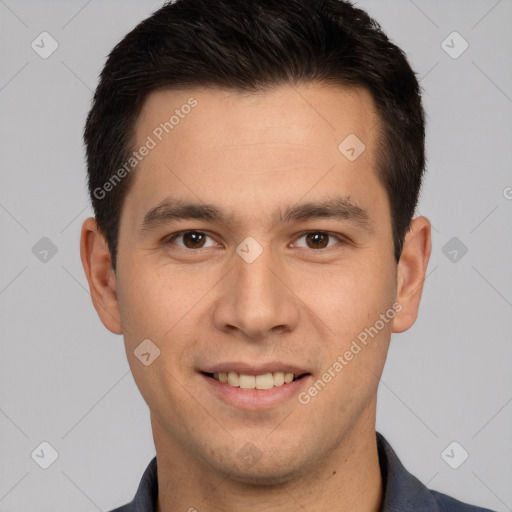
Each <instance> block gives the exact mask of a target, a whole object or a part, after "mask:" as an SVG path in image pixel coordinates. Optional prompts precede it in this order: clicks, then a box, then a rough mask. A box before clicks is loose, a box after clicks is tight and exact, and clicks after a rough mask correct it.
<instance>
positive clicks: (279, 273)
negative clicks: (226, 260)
mask: <svg viewBox="0 0 512 512" xmlns="http://www.w3.org/2000/svg"><path fill="white" fill-rule="evenodd" d="M249 261H250V259H244V258H243V257H241V256H239V254H238V253H237V254H234V255H233V263H234V268H233V269H232V270H231V271H230V272H228V274H227V275H226V278H225V279H223V280H222V282H221V283H220V284H221V287H220V294H219V296H218V298H217V300H216V301H215V302H214V305H213V311H212V320H213V324H214V325H215V327H216V328H217V329H219V330H221V331H223V332H226V333H228V334H231V335H233V334H236V335H238V336H240V337H243V338H245V339H248V340H252V341H259V340H263V339H266V338H269V337H272V336H275V335H276V334H283V333H287V332H292V331H293V330H294V329H295V328H296V327H297V324H298V322H299V317H300V300H299V298H298V297H297V296H296V295H295V294H294V292H293V290H292V289H290V285H289V284H287V283H286V269H285V265H284V263H283V262H282V261H280V260H279V255H277V254H275V253H273V252H272V250H271V249H270V248H269V247H265V248H263V251H262V253H261V254H260V255H259V256H258V257H257V258H256V259H255V260H254V261H252V262H249Z"/></svg>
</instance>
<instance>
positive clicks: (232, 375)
mask: <svg viewBox="0 0 512 512" xmlns="http://www.w3.org/2000/svg"><path fill="white" fill-rule="evenodd" d="M239 381H240V377H239V375H238V373H236V372H229V373H228V384H229V385H230V386H233V387H235V388H237V387H238V386H239Z"/></svg>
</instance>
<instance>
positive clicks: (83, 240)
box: [80, 217, 123, 334]
mask: <svg viewBox="0 0 512 512" xmlns="http://www.w3.org/2000/svg"><path fill="white" fill-rule="evenodd" d="M80 258H81V260H82V265H83V267H84V271H85V275H86V277H87V281H88V283H89V290H90V293H91V299H92V303H93V305H94V308H95V309H96V312H97V313H98V315H99V317H100V320H101V321H102V323H103V325H104V326H105V327H106V328H107V329H108V330H109V331H111V332H113V333H114V334H122V333H123V330H122V326H121V318H120V314H119V304H118V301H117V293H116V277H115V275H114V271H113V269H112V260H111V257H110V251H109V249H108V245H107V242H106V240H105V237H104V236H103V234H102V233H101V232H100V230H99V228H98V224H97V222H96V219H95V218H94V217H90V218H88V219H86V220H85V221H84V223H83V225H82V233H81V236H80Z"/></svg>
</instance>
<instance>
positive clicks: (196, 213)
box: [139, 196, 373, 232]
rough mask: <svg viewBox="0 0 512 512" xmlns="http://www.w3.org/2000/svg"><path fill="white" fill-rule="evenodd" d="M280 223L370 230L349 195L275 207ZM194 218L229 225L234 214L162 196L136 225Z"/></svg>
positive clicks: (148, 227) (154, 225)
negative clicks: (319, 222)
mask: <svg viewBox="0 0 512 512" xmlns="http://www.w3.org/2000/svg"><path fill="white" fill-rule="evenodd" d="M276 217H277V218H278V219H279V222H280V223H293V222H297V221H305V220H313V219H320V218H329V219H336V220H344V221H348V222H350V223H351V224H354V225H355V226H357V227H359V228H362V229H363V230H365V231H368V232H371V231H373V226H372V222H371V221H370V217H369V215H368V213H367V211H366V210H364V209H362V208H360V207H359V206H357V205H355V204H353V203H352V202H351V200H350V198H349V197H342V196H338V197H333V198H329V199H326V200H324V201H319V202H306V203H301V204H296V205H288V206H286V207H285V208H284V210H282V209H278V210H277V215H276ZM186 219H197V220H205V221H209V222H217V223H220V224H225V225H227V226H232V225H233V224H234V223H235V222H234V216H233V215H232V214H227V213H225V212H223V211H222V210H221V209H220V208H218V207H217V206H215V205H213V204H208V203H195V202H190V201H184V200H181V199H173V198H166V199H164V200H163V201H162V202H160V203H159V204H158V205H157V206H155V207H154V208H152V209H151V210H149V211H148V212H147V213H146V214H145V215H144V219H143V220H142V222H141V224H140V228H139V229H140V231H142V232H144V231H150V230H152V229H155V228H157V227H160V226H162V225H165V224H167V223H169V222H171V221H173V220H186Z"/></svg>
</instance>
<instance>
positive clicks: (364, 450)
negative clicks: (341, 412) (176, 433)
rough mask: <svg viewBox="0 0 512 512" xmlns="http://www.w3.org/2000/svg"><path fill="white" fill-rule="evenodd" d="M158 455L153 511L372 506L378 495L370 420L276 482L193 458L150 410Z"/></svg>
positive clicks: (278, 511)
mask: <svg viewBox="0 0 512 512" xmlns="http://www.w3.org/2000/svg"><path fill="white" fill-rule="evenodd" d="M152 426H153V436H154V439H155V447H156V452H157V457H158V466H157V467H158V470H157V473H158V485H159V492H158V505H157V512H181V511H189V512H194V510H198V511H201V512H232V511H236V510H258V511H259V512H270V511H272V512H289V511H292V510H293V511H295V510H299V509H303V510H307V511H308V512H321V511H322V512H323V511H325V510H336V511H337V512H348V511H355V510H357V511H358V512H359V511H361V512H377V511H378V510H379V509H380V505H381V502H382V496H383V483H382V478H381V472H380V466H379V458H378V451H377V439H376V434H375V420H374V418H373V421H372V422H369V424H368V425H366V427H365V425H357V424H356V425H354V428H352V429H351V431H350V432H348V433H347V434H346V435H345V436H343V438H342V440H341V441H340V442H339V444H338V446H337V447H336V448H335V449H334V450H333V451H332V452H331V453H330V454H329V456H328V457H327V458H326V459H324V460H322V461H321V463H319V464H317V465H315V466H314V467H311V468H308V469H307V470H304V472H297V474H296V475H295V476H294V478H293V479H290V480H289V481H288V482H286V483H281V484H279V485H275V486H268V485H266V486H262V485H254V484H250V483H245V482H240V481H238V480H234V479H232V478H230V476H229V475H226V474H220V473H215V472H214V471H213V470H212V468H211V467H209V466H206V465H205V464H202V463H201V462H200V461H198V460H197V459H193V458H191V456H190V453H186V452H185V451H184V450H183V447H182V446H181V445H180V444H179V443H177V442H176V441H175V440H174V439H172V437H171V436H170V435H169V433H168V432H166V431H165V429H164V427H163V426H162V424H161V423H159V421H158V420H157V419H155V418H154V417H153V416H152Z"/></svg>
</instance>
